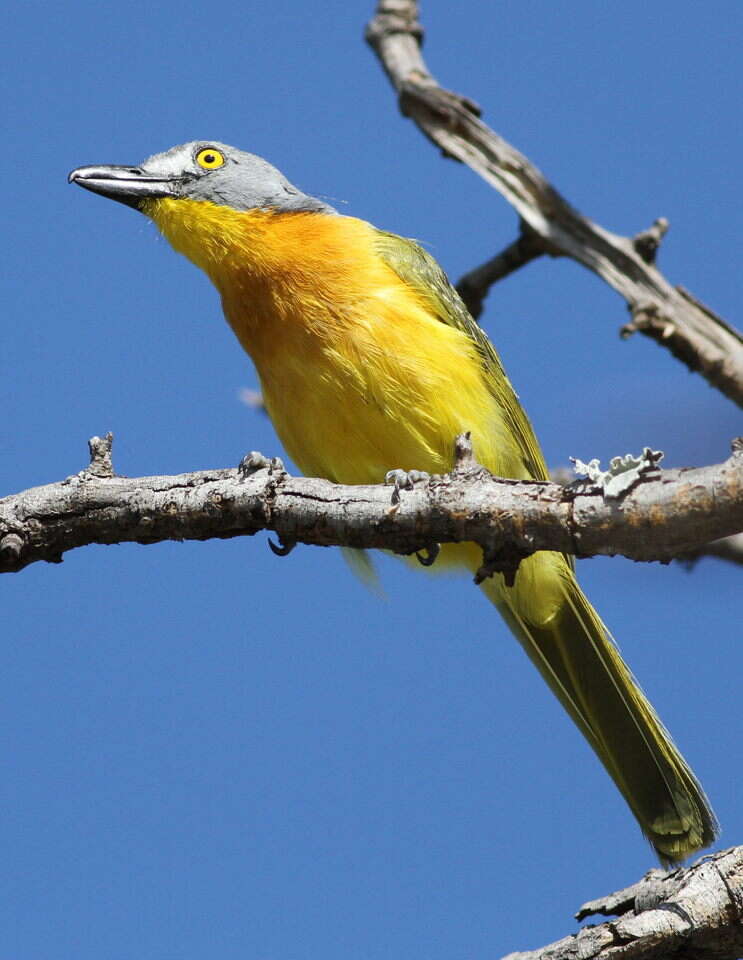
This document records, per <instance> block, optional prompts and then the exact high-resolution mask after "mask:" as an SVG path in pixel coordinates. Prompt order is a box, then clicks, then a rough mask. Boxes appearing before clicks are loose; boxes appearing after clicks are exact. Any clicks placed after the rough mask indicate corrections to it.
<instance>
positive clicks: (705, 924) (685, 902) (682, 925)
mask: <svg viewBox="0 0 743 960" xmlns="http://www.w3.org/2000/svg"><path fill="white" fill-rule="evenodd" d="M595 914H603V915H604V916H608V915H614V914H617V915H619V919H617V920H612V921H609V922H607V923H602V924H599V925H597V926H588V927H584V928H583V929H582V930H580V931H579V932H578V933H576V934H573V935H572V936H569V937H565V938H564V939H563V940H559V941H558V942H557V943H551V944H549V946H546V947H543V948H542V949H541V950H533V951H528V952H524V953H511V954H509V955H508V956H507V957H504V958H503V960H578V958H580V960H604V958H605V960H609V958H611V960H630V958H631V960H668V958H670V957H674V958H676V960H736V958H737V957H741V956H743V847H732V848H731V849H729V850H723V851H721V852H720V853H715V854H713V855H712V856H707V857H703V858H702V859H701V860H698V861H697V862H696V863H695V864H693V865H692V866H691V867H688V868H687V869H679V870H673V871H671V872H670V873H667V874H666V873H664V872H663V871H662V870H651V871H650V872H649V873H648V874H646V876H645V877H644V878H643V879H642V880H641V881H640V882H639V883H637V884H635V885H634V886H632V887H628V888H627V889H626V890H620V891H618V892H617V893H614V894H611V895H610V896H609V897H604V898H602V899H601V900H597V901H594V902H592V903H588V904H586V905H585V906H584V907H582V908H581V910H580V911H579V913H578V915H577V916H578V919H584V918H585V917H589V916H593V915H595Z"/></svg>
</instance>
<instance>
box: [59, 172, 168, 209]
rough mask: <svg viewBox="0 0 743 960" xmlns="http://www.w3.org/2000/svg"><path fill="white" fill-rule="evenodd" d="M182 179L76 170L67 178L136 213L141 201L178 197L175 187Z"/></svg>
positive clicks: (145, 173) (139, 173) (144, 173)
mask: <svg viewBox="0 0 743 960" xmlns="http://www.w3.org/2000/svg"><path fill="white" fill-rule="evenodd" d="M183 179H184V178H183V177H156V176H155V177H153V176H152V175H150V174H148V173H147V172H146V171H145V170H143V169H142V168H141V167H117V166H113V165H106V166H102V167H78V168H77V170H73V171H72V173H71V174H70V175H69V177H68V178H67V182H68V183H76V184H77V185H78V186H80V187H84V188H85V189H86V190H91V191H92V192H93V193H100V194H101V195H102V196H104V197H110V198H111V200H118V201H119V202H120V203H125V204H126V205H127V206H129V207H134V209H135V210H138V209H139V208H140V205H141V203H142V201H143V200H149V199H151V198H153V197H175V196H178V187H179V185H180V184H181V183H182V182H183Z"/></svg>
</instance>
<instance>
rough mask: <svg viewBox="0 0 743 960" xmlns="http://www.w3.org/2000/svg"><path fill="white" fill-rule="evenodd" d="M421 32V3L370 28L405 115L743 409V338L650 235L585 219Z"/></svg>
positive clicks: (380, 12)
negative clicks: (443, 75)
mask: <svg viewBox="0 0 743 960" xmlns="http://www.w3.org/2000/svg"><path fill="white" fill-rule="evenodd" d="M422 36H423V31H422V28H421V26H420V23H419V22H418V7H417V3H416V2H415V0H380V2H379V4H378V8H377V14H376V16H375V17H374V19H373V20H372V21H371V22H370V23H369V25H368V27H367V32H366V37H367V41H368V42H369V44H370V45H371V46H372V48H373V50H374V52H375V53H376V54H377V56H378V57H379V59H380V61H381V63H382V65H383V67H384V70H385V72H386V73H387V76H388V77H389V79H390V81H391V83H392V84H393V86H394V88H395V90H396V91H397V93H398V97H399V103H400V109H401V110H402V112H403V113H404V114H405V115H406V116H409V117H410V118H411V119H412V120H414V122H415V123H416V124H417V125H418V127H419V128H420V130H421V131H422V132H423V133H424V134H425V135H426V136H427V137H428V138H429V139H430V140H431V141H432V142H433V143H435V144H436V145H437V146H438V147H440V149H441V150H442V151H443V153H444V154H445V155H446V156H448V157H452V158H454V159H456V160H459V161H461V162H462V163H465V164H467V166H469V167H470V168H471V169H472V170H474V171H475V172H476V173H478V174H479V175H480V176H481V177H482V178H483V179H484V180H486V181H487V182H488V183H489V184H490V185H491V186H492V187H494V188H495V189H496V190H498V191H499V192H500V193H501V194H502V195H503V196H504V197H505V199H506V200H507V201H508V202H509V203H510V204H511V205H512V206H513V207H514V208H515V209H516V212H517V213H518V215H519V217H520V218H521V219H522V220H523V221H524V222H525V223H526V224H528V226H529V227H530V228H531V230H533V231H534V233H535V234H537V236H539V237H541V238H542V241H543V242H544V243H545V245H546V246H547V248H548V249H549V251H550V252H552V253H556V254H560V255H564V256H568V257H572V258H573V259H574V260H577V261H578V262H579V263H582V264H583V265H584V266H585V267H587V268H588V269H589V270H592V271H593V272H594V273H597V274H598V275H599V276H600V277H601V278H602V279H603V280H605V281H606V283H608V284H609V285H610V286H611V287H613V289H614V290H616V291H617V292H618V293H619V294H620V295H621V296H622V297H624V299H625V300H626V301H627V304H628V305H629V309H630V312H631V313H632V322H631V323H630V324H629V325H628V326H626V327H625V328H624V330H623V332H624V334H625V335H627V334H629V333H631V332H634V331H640V332H642V333H643V334H645V335H646V336H648V337H651V338H652V339H653V340H655V341H656V343H659V344H661V345H662V346H664V347H666V348H667V349H668V350H670V351H671V353H672V354H673V355H674V356H675V357H677V358H678V359H679V360H681V361H682V362H683V363H685V364H686V365H687V366H688V367H689V369H691V370H694V371H697V372H699V373H701V375H702V376H703V377H705V378H706V379H707V380H708V381H709V383H711V384H712V385H713V386H715V387H717V389H718V390H720V391H722V392H723V393H724V394H725V395H726V396H728V397H729V398H730V399H731V400H733V401H734V402H735V403H737V404H739V405H741V406H743V336H741V334H740V333H739V332H738V331H736V330H735V329H734V328H733V327H731V326H730V325H729V324H727V323H726V322H725V321H724V320H722V319H721V318H720V317H718V316H716V315H715V314H714V313H713V312H712V311H711V310H708V309H707V308H705V307H703V306H702V305H701V304H700V303H699V302H698V301H696V300H695V299H694V298H693V297H691V296H690V295H688V294H687V293H686V291H683V290H682V289H680V288H676V287H674V286H672V285H671V284H670V283H669V282H668V280H666V278H665V277H664V276H663V274H661V273H660V271H659V270H657V268H656V267H655V266H654V265H653V264H652V262H649V261H652V255H650V256H649V249H648V242H645V240H644V239H643V235H642V234H641V235H640V237H639V238H635V240H633V239H631V238H628V237H622V236H619V235H617V234H615V233H611V232H609V231H608V230H605V229H604V228H602V227H600V226H599V225H598V224H596V223H593V222H592V221H591V220H589V219H588V218H587V217H584V216H583V215H582V214H581V213H579V212H578V211H577V210H575V209H574V208H573V207H572V206H571V205H570V204H569V203H568V202H567V201H566V200H565V199H564V198H563V197H562V196H561V195H560V194H559V193H558V192H557V190H555V188H554V187H553V186H552V185H551V184H550V183H549V182H548V181H547V179H546V178H545V177H544V175H543V174H542V173H541V171H540V170H538V169H537V167H536V166H535V165H534V164H533V163H531V162H530V161H529V160H528V159H527V158H526V157H525V156H524V155H523V154H521V153H519V151H518V150H516V149H515V148H514V147H512V146H511V144H509V143H507V142H506V141H505V140H504V139H503V138H502V137H500V136H499V135H498V134H497V133H495V131H494V130H491V129H490V128H489V127H488V126H487V125H486V124H484V123H483V122H482V121H481V120H480V119H479V108H477V106H476V105H475V104H473V102H472V101H471V100H469V99H468V98H467V97H463V96H460V95H459V94H456V93H452V92H451V91H449V90H445V89H443V88H442V87H441V86H439V84H438V83H437V82H436V80H435V79H434V78H433V76H432V75H431V73H430V72H429V70H428V68H427V66H426V64H425V62H424V60H423V58H422V56H421V52H420V42H421V40H422ZM651 229H652V228H651ZM658 233H659V229H658V228H656V234H658ZM659 239H660V237H659V236H658V237H657V240H659ZM638 240H639V247H640V250H639V251H638V248H637V243H638ZM652 242H653V240H652V239H651V241H650V244H651V245H652ZM656 247H657V243H656Z"/></svg>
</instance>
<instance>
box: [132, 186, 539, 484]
mask: <svg viewBox="0 0 743 960" xmlns="http://www.w3.org/2000/svg"><path fill="white" fill-rule="evenodd" d="M145 212H146V213H148V215H149V216H151V217H152V219H153V220H155V222H156V223H157V225H158V226H159V228H160V229H161V230H162V232H163V233H164V234H165V236H166V237H167V238H168V240H169V241H170V242H171V244H172V245H173V247H175V249H176V250H178V251H179V252H181V253H183V254H184V255H186V256H187V257H188V258H189V259H191V260H192V261H193V262H194V263H195V264H197V265H198V266H199V267H201V268H202V269H203V270H205V271H206V273H207V274H208V275H209V276H210V277H211V279H212V281H213V282H214V284H215V286H216V287H217V288H218V289H219V291H220V293H221V295H222V303H223V307H224V312H225V315H226V317H227V319H228V321H229V323H230V325H231V326H232V329H233V330H234V332H235V334H236V335H237V337H238V339H239V341H240V343H241V344H242V346H243V347H244V348H245V350H246V351H247V352H248V353H249V354H250V356H251V357H252V359H253V361H254V363H255V366H256V369H257V371H258V374H259V377H260V380H261V386H262V390H263V395H264V399H265V402H266V407H267V409H268V412H269V414H270V416H271V419H272V421H273V423H274V426H275V427H276V430H277V432H278V434H279V436H280V437H281V440H282V442H283V443H284V445H285V447H286V449H287V451H288V453H289V455H290V456H291V457H292V459H293V460H294V461H295V462H296V463H297V465H298V466H299V467H300V469H301V470H302V471H303V472H304V473H306V474H309V475H315V476H325V477H327V478H329V479H331V480H335V481H338V482H344V483H377V482H380V481H381V480H382V479H383V477H384V475H385V473H386V471H388V470H390V469H392V468H396V467H400V468H403V469H413V468H417V469H421V470H427V471H429V472H431V473H441V472H444V471H446V470H447V469H449V468H450V466H451V461H452V449H453V441H454V437H455V436H456V435H457V434H458V433H461V432H462V431H463V430H471V431H472V432H473V437H474V440H475V443H476V451H477V454H478V457H479V459H480V460H481V462H482V463H484V464H485V465H486V466H488V468H489V469H491V470H493V471H494V472H497V473H501V474H506V475H511V476H517V475H521V474H523V466H522V463H521V457H520V456H519V451H518V450H517V449H516V448H515V444H514V440H513V438H512V436H511V435H510V433H509V431H508V430H507V428H506V427H505V425H504V424H503V422H502V417H501V415H500V412H499V409H498V406H497V403H496V401H495V400H494V398H493V394H492V391H491V390H489V389H488V386H487V383H486V381H485V375H484V372H483V369H482V364H481V361H480V359H479V357H478V355H477V353H476V350H475V348H474V346H473V344H472V342H471V341H470V339H469V338H468V337H467V336H466V334H464V333H462V332H461V331H459V330H457V329H456V328H454V327H450V326H448V325H446V324H444V323H441V322H440V321H439V320H438V319H437V318H435V317H434V316H432V315H431V313H430V311H429V310H427V309H426V307H425V305H424V304H423V303H422V302H421V301H420V299H419V298H418V297H417V296H416V294H415V292H414V291H413V290H412V289H411V288H410V287H408V286H407V285H406V284H404V283H403V282H402V281H401V280H400V279H399V277H398V276H397V274H396V273H395V272H394V271H393V270H392V269H391V268H390V267H389V266H388V265H387V264H386V263H385V262H384V261H383V260H382V259H381V258H380V257H379V255H378V254H377V253H376V250H375V247H374V237H375V231H374V228H373V227H371V226H370V225H369V224H368V223H365V222H364V221H361V220H356V219H354V218H351V217H341V216H335V215H328V214H318V213H275V212H269V211H248V212H240V211H235V210H231V209H229V208H227V207H222V206H217V205H215V204H211V203H193V202H190V201H184V200H171V199H164V200H155V201H150V202H149V203H148V207H147V209H146V210H145Z"/></svg>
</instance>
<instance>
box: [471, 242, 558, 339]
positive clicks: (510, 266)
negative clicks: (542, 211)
mask: <svg viewBox="0 0 743 960" xmlns="http://www.w3.org/2000/svg"><path fill="white" fill-rule="evenodd" d="M546 252H547V248H546V246H545V243H544V240H543V239H542V238H541V237H540V236H538V235H537V234H536V233H534V231H533V230H530V229H529V227H528V226H527V225H526V224H524V223H522V225H521V235H520V236H519V238H518V239H517V240H514V241H513V243H511V244H509V246H507V247H506V249H505V250H501V252H500V253H498V254H496V255H495V256H494V257H492V258H491V259H490V260H487V261H486V262H485V263H483V264H481V265H480V266H479V267H475V269H474V270H470V272H469V273H465V275H464V276H463V277H462V278H461V279H460V280H459V282H458V283H457V292H458V293H459V296H460V297H461V298H462V300H464V302H465V305H466V307H467V309H468V310H469V312H470V313H471V314H472V316H473V317H474V318H475V320H477V318H478V317H479V316H480V314H481V313H482V311H483V306H484V301H485V298H486V297H487V295H488V293H489V292H490V288H491V287H492V286H493V284H494V283H497V282H498V280H502V279H503V278H504V277H507V276H508V275H509V273H513V272H514V270H518V269H519V267H523V266H525V265H526V264H527V263H531V261H532V260H535V259H536V258H537V257H541V256H542V254H543V253H546Z"/></svg>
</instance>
